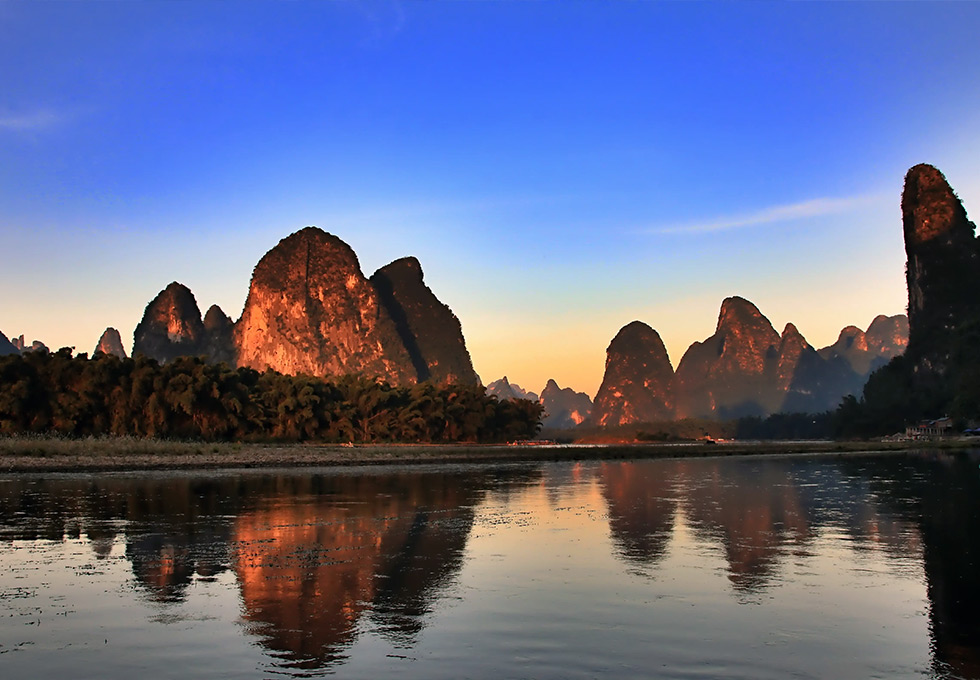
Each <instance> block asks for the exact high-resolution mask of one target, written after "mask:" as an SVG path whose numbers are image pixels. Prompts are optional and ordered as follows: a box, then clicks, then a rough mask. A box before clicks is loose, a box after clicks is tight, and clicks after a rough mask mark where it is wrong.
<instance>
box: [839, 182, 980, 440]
mask: <svg viewBox="0 0 980 680" xmlns="http://www.w3.org/2000/svg"><path fill="white" fill-rule="evenodd" d="M902 226H903V232H904V236H905V253H906V255H907V256H908V263H907V265H906V281H907V284H908V293H909V306H908V313H909V316H908V326H909V335H908V346H907V348H906V350H905V354H904V355H903V356H902V357H901V358H900V359H894V360H892V361H891V362H889V363H888V365H886V366H885V367H884V368H882V369H881V370H879V371H876V372H875V373H873V374H872V375H871V377H870V379H869V380H868V383H867V385H866V386H865V388H864V400H863V404H857V403H856V402H855V403H852V404H850V405H849V410H848V411H847V412H846V413H845V414H844V417H843V418H842V420H841V422H843V423H844V428H850V429H851V430H853V431H854V432H859V433H861V434H883V433H892V432H895V431H896V430H901V429H903V428H905V427H906V426H907V425H909V424H910V423H915V422H916V421H918V420H920V419H924V418H929V419H931V418H936V417H939V416H942V415H944V414H948V415H951V416H953V417H954V418H955V419H956V420H958V421H960V422H970V421H971V420H976V419H978V418H980V406H978V405H980V354H978V352H977V347H978V346H980V239H978V238H977V236H975V230H976V229H975V226H974V224H973V223H972V222H971V221H970V220H969V219H967V216H966V210H965V209H964V208H963V204H962V203H960V200H959V199H958V198H957V197H956V194H954V193H953V190H952V189H951V188H950V186H949V184H948V183H947V182H946V178H945V177H943V175H942V173H941V172H939V170H937V169H936V168H934V167H932V166H931V165H916V166H915V167H913V168H912V169H910V170H909V171H908V174H907V175H906V176H905V188H904V190H903V192H902ZM869 331H870V329H869Z"/></svg>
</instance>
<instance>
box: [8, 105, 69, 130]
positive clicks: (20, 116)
mask: <svg viewBox="0 0 980 680" xmlns="http://www.w3.org/2000/svg"><path fill="white" fill-rule="evenodd" d="M63 119H64V117H63V116H60V115H58V114H57V113H55V112H53V111H49V110H47V109H40V110H37V111H31V112H29V113H10V112H9V111H0V131H6V132H32V131H37V130H44V129H46V128H50V127H52V126H54V125H57V124H58V123H60V122H61V121H62V120H63Z"/></svg>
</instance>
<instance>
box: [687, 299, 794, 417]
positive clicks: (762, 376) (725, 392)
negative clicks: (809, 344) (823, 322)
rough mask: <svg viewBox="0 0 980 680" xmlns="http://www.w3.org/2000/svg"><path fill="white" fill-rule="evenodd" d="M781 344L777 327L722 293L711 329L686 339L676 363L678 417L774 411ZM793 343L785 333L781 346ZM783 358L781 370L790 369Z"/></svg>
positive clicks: (778, 402)
mask: <svg viewBox="0 0 980 680" xmlns="http://www.w3.org/2000/svg"><path fill="white" fill-rule="evenodd" d="M791 328H792V327H791ZM792 330H793V331H795V328H792ZM791 335H794V334H792V333H791ZM780 344H781V338H780V336H779V334H778V333H776V329H774V328H773V327H772V324H771V323H770V322H769V319H767V318H766V317H765V316H763V315H762V313H761V312H760V311H759V310H758V308H757V307H756V306H755V305H753V304H752V303H751V302H749V301H748V300H745V299H744V298H740V297H730V298H727V299H726V300H725V301H724V302H723V303H722V305H721V313H720V314H719V316H718V325H717V327H716V330H715V333H714V335H712V336H711V337H710V338H708V339H707V340H705V341H704V342H695V343H694V344H693V345H691V347H690V348H688V350H687V352H685V353H684V356H683V357H681V361H680V363H679V364H678V366H677V375H676V378H675V381H674V395H675V398H676V404H677V406H676V413H677V417H678V418H692V417H694V418H697V417H701V418H703V417H708V418H737V417H741V416H750V415H752V416H755V415H765V414H767V413H773V412H775V411H778V410H779V407H780V405H781V402H782V397H783V394H784V393H781V392H780V391H779V390H778V387H777V385H778V381H779V375H778V374H779V373H780V370H781V369H780V365H779V364H780V354H781V352H780ZM797 344H798V341H797V340H796V338H795V336H794V337H791V338H789V339H788V341H787V346H786V348H785V349H786V351H787V352H790V351H797V350H798V349H799V348H798V347H796V346H795V345H797ZM783 363H784V366H783V368H782V371H784V372H786V371H789V372H790V373H791V372H792V371H791V370H790V368H788V367H787V366H786V361H785V360H784V362H783Z"/></svg>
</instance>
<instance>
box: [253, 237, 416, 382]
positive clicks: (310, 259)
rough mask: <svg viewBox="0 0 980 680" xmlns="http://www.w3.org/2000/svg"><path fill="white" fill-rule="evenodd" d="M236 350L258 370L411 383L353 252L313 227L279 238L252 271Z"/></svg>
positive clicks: (393, 332)
mask: <svg viewBox="0 0 980 680" xmlns="http://www.w3.org/2000/svg"><path fill="white" fill-rule="evenodd" d="M234 345H235V350H236V352H237V355H238V363H239V364H240V365H243V366H250V367H252V368H255V369H257V370H266V369H269V368H271V369H274V370H277V371H280V372H282V373H291V374H296V373H305V374H309V375H315V376H333V375H342V374H346V373H363V374H365V375H367V376H371V377H376V378H380V379H384V380H387V381H389V382H391V383H393V384H409V383H413V382H415V381H416V380H417V373H416V370H415V367H414V366H413V364H412V360H411V357H410V356H409V354H408V351H407V350H406V349H405V346H404V343H403V342H402V339H401V337H400V336H399V334H398V330H397V328H396V326H395V323H394V321H392V319H391V317H390V316H389V315H388V312H387V311H386V310H385V308H384V306H383V305H382V304H381V301H380V299H379V296H378V293H377V291H376V290H375V289H374V287H373V286H372V285H371V283H370V282H369V281H368V280H367V279H366V278H365V277H364V274H363V273H362V272H361V268H360V265H359V263H358V260H357V256H356V255H355V254H354V251H353V250H351V248H350V246H348V245H347V244H346V243H344V242H343V241H341V240H340V239H339V238H337V237H336V236H333V235H331V234H328V233H326V232H324V231H322V230H320V229H317V228H315V227H307V228H306V229H302V230H300V231H298V232H296V233H295V234H292V235H290V236H288V237H286V238H284V239H283V240H281V241H280V242H279V244H278V245H277V246H276V247H275V248H273V249H272V250H270V251H269V252H268V253H266V254H265V256H263V257H262V259H261V260H260V261H259V263H258V264H257V265H256V266H255V270H254V272H253V274H252V281H251V285H250V286H249V292H248V298H247V300H246V301H245V309H244V311H243V312H242V317H241V319H240V320H239V321H238V324H237V325H236V327H235V332H234Z"/></svg>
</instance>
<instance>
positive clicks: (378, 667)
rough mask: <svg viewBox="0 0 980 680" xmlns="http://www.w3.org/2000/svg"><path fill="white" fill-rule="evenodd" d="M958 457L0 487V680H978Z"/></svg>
mask: <svg viewBox="0 0 980 680" xmlns="http://www.w3.org/2000/svg"><path fill="white" fill-rule="evenodd" d="M978 559H980V469H978V458H977V457H976V456H969V455H963V454H958V455H949V454H943V453H938V452H937V453H922V454H913V455H887V456H885V455H882V456H848V457H842V458H833V457H825V458H819V457H816V458H814V457H808V458H799V457H779V458H739V459H733V458H726V459H697V460H672V461H642V462H632V463H631V462H595V463H578V464H574V463H554V464H544V465H523V466H521V465H509V466H458V467H448V468H438V469H436V468H427V469H411V468H400V469H388V470H380V469H360V470H345V471H309V470H301V471H298V472H286V471H275V472H268V471H265V472H254V471H252V472H242V473H235V472H227V473H220V474H214V473H209V474H207V475H200V476H199V475H197V474H149V473H144V474H130V475H120V474H103V475H78V476H50V475H49V476H47V477H45V478H41V477H31V476H9V475H8V476H6V477H2V478H0V677H2V678H7V679H12V678H45V677H47V678H132V677H153V678H165V677H172V678H193V677H228V678H239V677H270V678H274V677H282V676H286V677H319V676H323V675H331V674H335V675H337V676H339V677H352V678H383V677H392V676H395V675H396V674H397V675H398V677H401V678H426V679H430V678H432V679H436V678H594V677H598V678H649V677H661V678H719V677H726V678H787V677H794V678H873V677H877V678H907V677H965V678H980V568H978Z"/></svg>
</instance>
